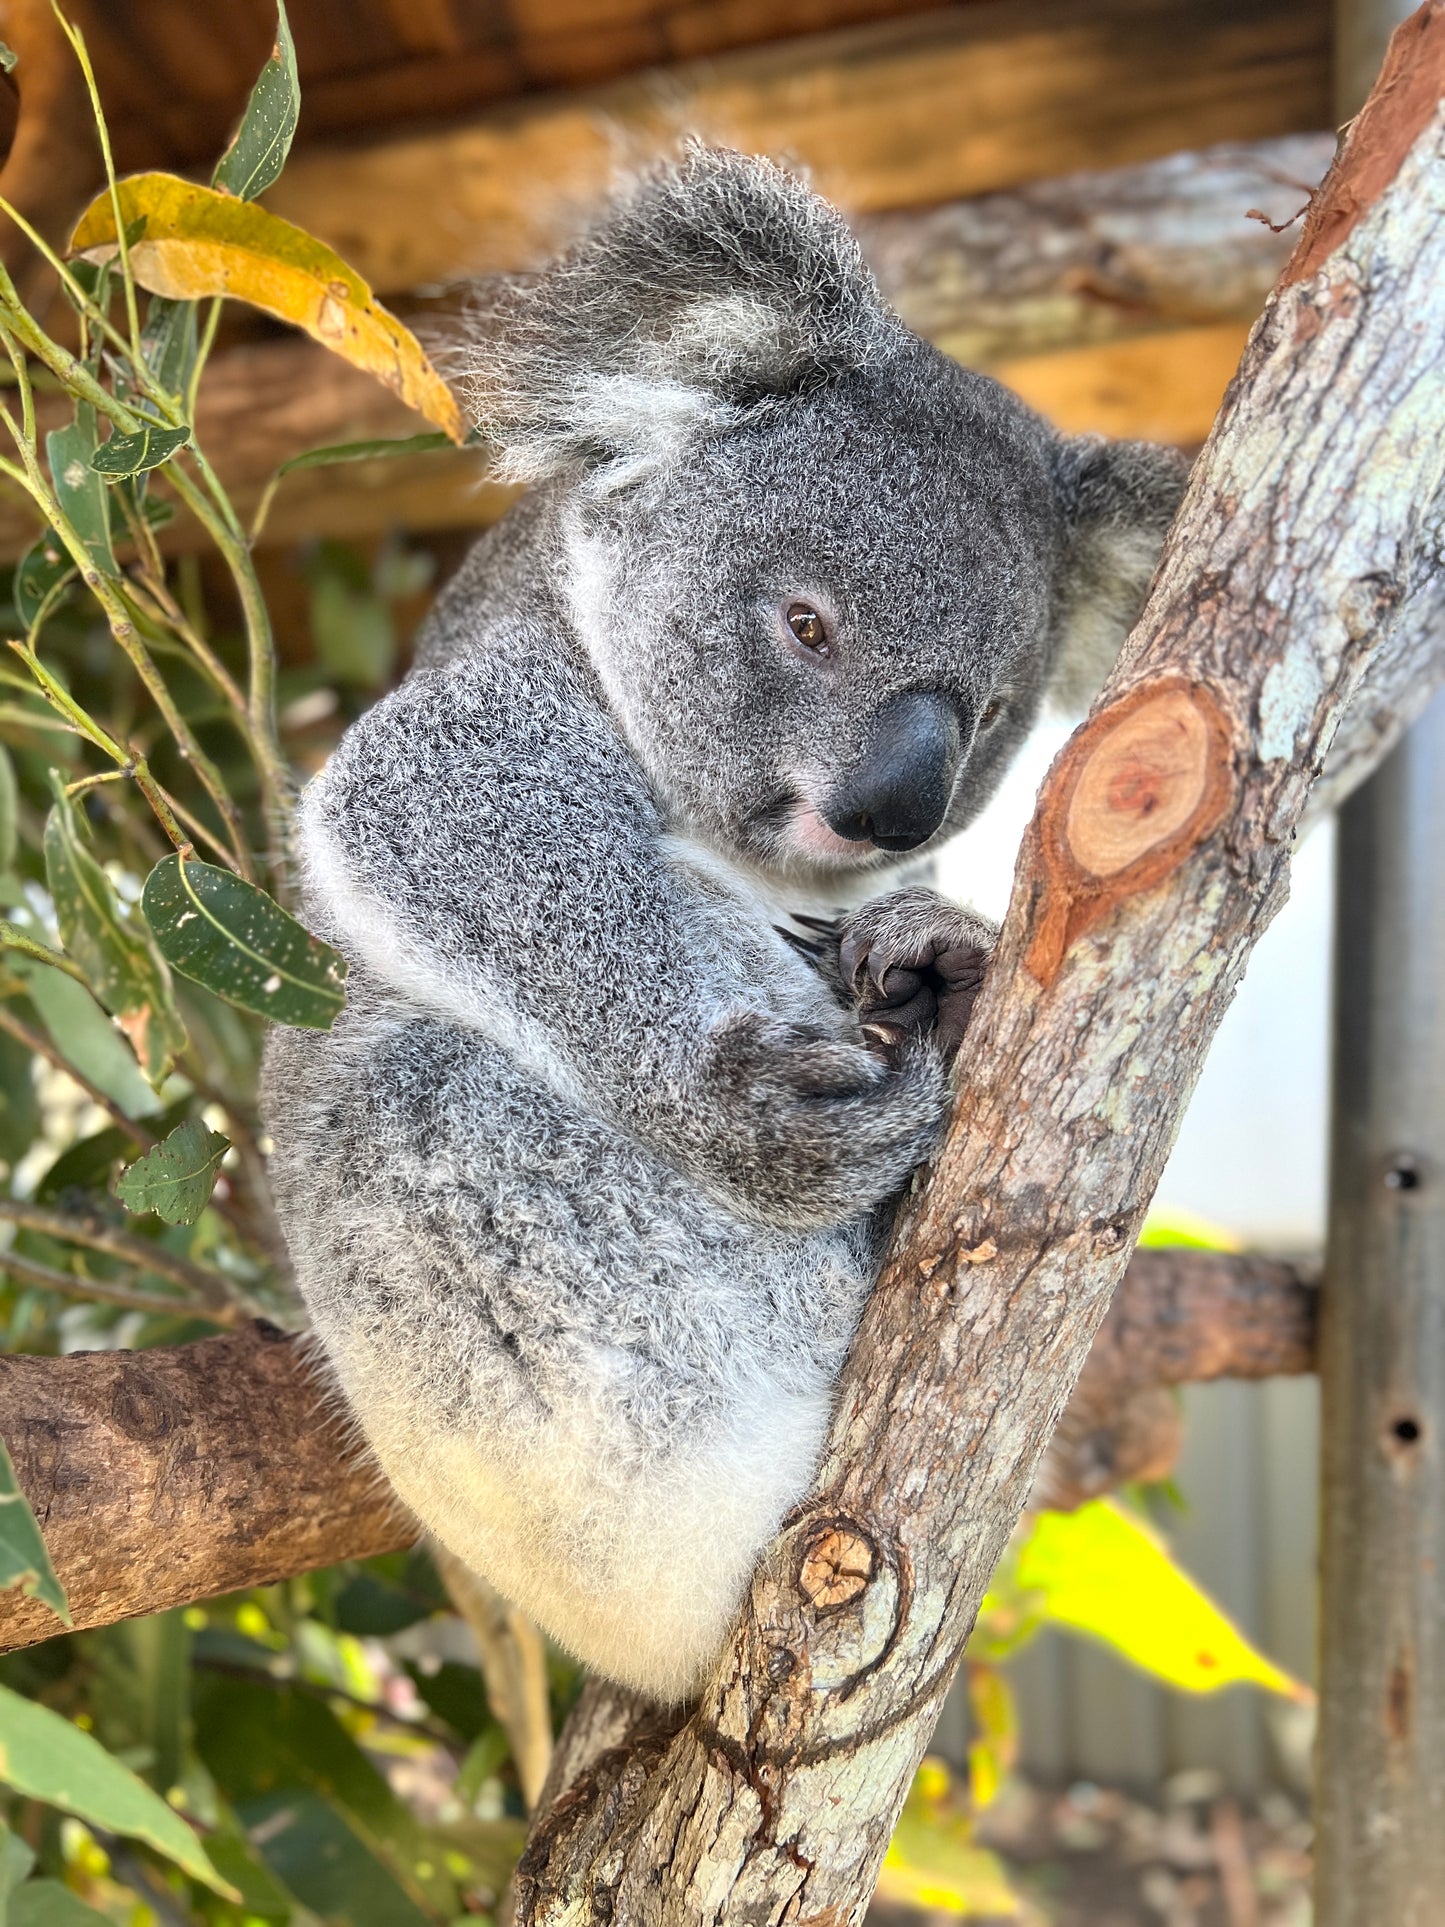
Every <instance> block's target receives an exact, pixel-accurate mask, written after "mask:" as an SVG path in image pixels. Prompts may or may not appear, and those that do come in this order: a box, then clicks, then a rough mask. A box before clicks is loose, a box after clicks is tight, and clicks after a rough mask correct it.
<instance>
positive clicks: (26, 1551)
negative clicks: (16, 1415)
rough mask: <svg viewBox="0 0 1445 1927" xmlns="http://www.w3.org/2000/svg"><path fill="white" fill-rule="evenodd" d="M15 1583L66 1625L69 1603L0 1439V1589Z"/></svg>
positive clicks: (27, 1595)
mask: <svg viewBox="0 0 1445 1927" xmlns="http://www.w3.org/2000/svg"><path fill="white" fill-rule="evenodd" d="M12 1586H18V1587H19V1588H20V1590H21V1592H23V1593H24V1594H25V1596H26V1598H27V1599H39V1600H41V1601H43V1602H44V1604H45V1605H47V1606H49V1608H50V1610H51V1611H52V1612H53V1613H55V1614H56V1615H57V1617H59V1618H60V1619H62V1620H64V1622H65V1624H66V1625H67V1626H68V1625H70V1623H71V1620H70V1606H69V1603H68V1602H67V1600H66V1597H65V1588H64V1587H63V1586H62V1585H61V1583H60V1581H59V1580H58V1579H57V1578H56V1576H55V1568H54V1566H52V1565H51V1563H50V1554H49V1553H48V1552H47V1551H46V1550H45V1540H44V1539H43V1538H42V1537H41V1533H40V1524H39V1521H38V1520H37V1519H36V1517H35V1514H34V1513H33V1512H32V1511H31V1509H30V1501H29V1500H28V1499H27V1498H26V1496H25V1494H24V1493H23V1492H22V1491H21V1490H20V1487H19V1484H18V1483H17V1481H16V1478H15V1468H14V1466H13V1465H12V1464H11V1463H10V1454H9V1452H8V1451H7V1450H6V1449H5V1441H4V1439H0V1592H8V1591H9V1589H10V1588H11V1587H12Z"/></svg>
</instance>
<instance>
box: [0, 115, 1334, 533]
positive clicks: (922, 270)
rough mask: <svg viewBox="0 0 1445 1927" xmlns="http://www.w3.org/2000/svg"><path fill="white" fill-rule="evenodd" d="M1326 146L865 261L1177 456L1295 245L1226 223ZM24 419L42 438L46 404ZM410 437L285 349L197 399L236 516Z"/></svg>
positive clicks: (464, 495) (405, 504)
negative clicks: (308, 464) (293, 465)
mask: <svg viewBox="0 0 1445 1927" xmlns="http://www.w3.org/2000/svg"><path fill="white" fill-rule="evenodd" d="M1333 148H1334V142H1333V137H1332V136H1330V135H1327V134H1314V135H1306V136H1291V137H1285V138H1282V139H1280V140H1274V141H1261V142H1257V143H1254V144H1253V145H1252V146H1248V147H1228V148H1224V149H1215V150H1212V151H1206V152H1204V153H1202V154H1175V155H1171V156H1169V157H1168V158H1166V159H1165V160H1162V161H1153V162H1147V163H1142V164H1136V165H1134V166H1131V167H1127V168H1120V169H1112V170H1107V171H1104V172H1100V173H1095V174H1084V175H1074V176H1071V177H1069V178H1068V179H1065V180H1062V181H1044V182H1035V183H1032V184H1031V185H1030V186H1028V187H1025V188H1023V189H1016V190H1009V191H1007V192H1002V193H998V194H991V195H985V196H981V197H980V198H979V199H977V200H972V201H960V202H954V203H951V204H949V205H946V206H944V207H940V208H933V209H928V210H924V211H922V212H917V213H913V212H905V213H895V214H887V215H883V216H875V217H871V218H869V219H867V220H866V221H864V222H863V223H862V235H863V241H864V246H865V249H866V251H867V252H868V255H869V258H870V260H871V261H872V262H873V265H874V267H875V269H876V271H877V272H878V274H879V277H880V279H881V280H882V282H883V284H884V286H885V288H886V289H887V291H888V293H889V295H890V296H891V298H892V299H893V300H894V301H895V302H896V304H897V306H898V307H899V309H900V310H901V312H902V313H903V314H904V316H905V317H906V318H907V319H908V320H909V321H910V322H911V323H912V324H913V325H914V326H915V327H917V328H919V329H920V331H921V332H923V333H925V334H928V335H929V336H930V337H931V338H932V339H934V340H936V341H938V342H939V344H940V345H941V346H942V347H944V348H945V349H946V350H947V351H948V352H950V353H953V354H956V355H957V356H958V358H959V359H960V360H963V361H966V362H968V363H969V364H970V365H972V366H974V367H979V368H985V369H989V370H991V372H993V373H995V374H997V375H998V376H999V377H1000V379H1002V380H1004V381H1006V382H1008V383H1009V384H1010V386H1012V387H1014V388H1016V389H1017V390H1018V392H1019V393H1020V394H1022V395H1023V396H1024V397H1025V399H1026V400H1028V401H1029V402H1031V403H1032V404H1033V405H1034V406H1035V407H1036V408H1039V409H1041V410H1042V412H1043V413H1044V414H1046V415H1048V416H1049V417H1050V418H1051V419H1053V420H1054V421H1056V422H1057V423H1058V424H1059V426H1060V427H1062V428H1065V429H1067V430H1069V431H1070V432H1078V431H1084V430H1094V431H1097V432H1100V433H1104V434H1113V435H1125V436H1130V435H1132V436H1147V437H1153V438H1155V439H1158V440H1161V441H1174V442H1178V443H1180V444H1181V445H1184V446H1189V445H1192V444H1195V443H1198V442H1200V441H1202V440H1203V438H1204V435H1205V434H1206V432H1207V431H1208V428H1209V424H1210V422H1211V421H1212V420H1213V416H1214V411H1215V409H1216V407H1217V406H1218V403H1219V398H1220V396H1221V395H1222V394H1223V392H1224V388H1225V385H1226V383H1227V382H1228V380H1229V378H1230V376H1231V375H1232V374H1233V372H1234V367H1235V364H1236V362H1237V361H1238V358H1239V353H1240V350H1241V348H1242V347H1243V343H1244V337H1245V332H1246V328H1247V325H1248V323H1249V322H1250V321H1251V320H1252V318H1253V316H1254V315H1255V313H1256V312H1257V311H1258V309H1259V307H1260V305H1261V303H1262V302H1263V299H1264V296H1265V294H1266V292H1267V291H1268V289H1269V287H1270V285H1271V284H1272V282H1273V280H1274V277H1275V276H1276V275H1277V273H1278V272H1279V269H1280V267H1281V265H1282V264H1283V262H1284V260H1285V258H1286V256H1287V254H1288V252H1289V248H1290V245H1291V244H1290V240H1289V237H1288V236H1287V235H1277V234H1274V233H1272V232H1271V231H1270V229H1269V228H1268V227H1267V226H1266V225H1264V224H1263V223H1262V222H1257V221H1249V220H1246V219H1245V218H1244V211H1245V209H1246V208H1248V207H1251V206H1262V207H1263V208H1264V209H1265V210H1266V211H1267V212H1268V213H1269V214H1270V216H1271V218H1272V219H1275V220H1282V219H1284V218H1285V217H1287V216H1288V215H1289V214H1291V213H1292V212H1293V211H1294V210H1295V208H1296V207H1297V206H1298V205H1299V199H1300V197H1301V196H1302V195H1303V194H1304V192H1305V191H1306V189H1307V187H1308V186H1309V185H1310V183H1311V182H1312V181H1313V180H1314V179H1315V178H1317V176H1318V174H1319V173H1320V172H1321V171H1322V170H1323V167H1324V166H1325V164H1326V163H1327V161H1328V159H1329V156H1330V154H1331V153H1332V152H1333ZM433 319H434V318H433ZM434 325H435V322H434ZM1021 349H1028V350H1031V351H1033V352H1029V353H1021V352H1020V350H1021ZM41 406H42V414H43V415H45V417H46V419H45V422H44V425H45V426H53V425H55V422H58V421H59V419H60V418H61V415H60V411H59V409H58V408H57V406H56V404H55V403H54V402H53V401H49V400H47V399H46V398H44V397H42V398H41ZM52 411H53V413H54V420H53V421H52V420H51V412H52ZM423 427H425V424H424V423H423V422H421V421H420V420H419V419H418V418H417V417H416V416H413V415H411V414H410V413H409V412H408V411H407V410H406V409H405V408H404V407H403V406H402V405H401V403H400V402H398V401H397V400H396V398H395V397H394V396H393V395H392V394H390V393H389V392H388V390H386V389H385V388H382V387H381V386H380V385H379V384H378V383H376V382H374V381H373V380H371V378H370V377H369V376H367V375H364V374H362V373H360V372H359V371H358V370H356V369H354V368H352V367H350V366H349V365H348V364H347V363H345V362H343V361H339V360H338V359H336V357H334V356H332V355H330V354H328V353H327V352H326V351H325V350H324V349H323V348H320V347H319V346H317V345H316V344H315V343H313V342H309V341H303V340H300V339H297V338H292V339H287V340H281V341H268V342H260V343H254V344H251V345H248V346H244V347H237V348H232V349H229V350H227V351H226V352H224V353H222V354H219V355H217V356H216V357H215V358H214V360H213V361H212V364H211V367H210V369H209V371H208V373H207V376H206V380H205V382H204V384H203V387H202V395H201V410H200V431H201V438H202V442H203V445H204V446H205V447H206V448H207V449H208V450H209V451H210V453H211V456H212V459H213V461H214V462H215V464H216V467H217V470H218V472H219V473H220V475H221V478H222V480H223V481H224V482H225V484H226V486H227V488H228V489H229V490H230V491H231V493H232V496H233V498H234V500H235V501H236V504H237V506H238V507H239V508H240V510H241V512H242V513H243V515H244V516H246V518H247V519H248V520H249V518H250V517H251V515H252V514H253V513H254V511H255V508H256V505H257V503H258V502H259V500H260V496H261V491H262V490H263V489H264V487H265V485H266V482H267V480H268V478H269V477H270V475H271V474H272V472H273V470H274V469H275V468H276V467H277V466H278V464H280V463H281V462H283V461H285V460H286V459H287V458H288V457H289V456H292V455H295V454H297V453H299V452H300V451H302V450H303V449H307V448H315V447H320V446H324V445H326V444H328V443H336V442H347V441H365V440H371V439H381V438H386V437H401V436H405V435H409V434H414V433H415V432H417V430H418V429H421V428H423ZM511 499H512V491H509V490H506V489H502V488H499V487H497V486H496V485H495V484H490V483H487V482H485V481H484V480H483V464H482V461H481V458H480V457H479V456H477V455H476V454H473V453H461V454H444V455H429V456H418V457H410V458H402V459H396V460H391V459H388V460H377V461H371V462H360V463H354V464H349V465H347V466H346V467H340V468H325V469H311V470H303V471H300V472H298V473H297V474H295V475H294V476H291V477H290V478H288V479H287V481H286V482H285V483H284V484H283V486H282V488H281V490H280V492H279V493H278V495H277V496H276V498H275V503H274V506H273V509H272V512H271V515H270V518H269V520H268V523H267V527H266V535H265V540H266V542H267V543H268V544H269V545H273V546H279V545H281V544H285V543H289V542H293V541H298V540H301V539H303V538H306V537H310V536H339V537H351V538H355V539H364V538H366V537H369V536H374V535H380V534H382V533H384V532H385V531H386V530H387V529H389V528H408V529H448V528H473V527H481V526H485V525H486V524H487V523H490V522H491V521H493V520H495V518H496V516H497V515H498V514H499V513H500V512H501V510H502V509H503V508H504V507H505V506H506V504H507V503H508V502H509V501H510V500H511ZM37 530H38V524H37V522H36V519H35V516H34V514H33V512H32V510H31V509H30V507H29V506H28V503H27V501H26V500H25V498H23V497H19V496H15V497H10V496H0V558H4V559H14V557H16V556H17V555H19V554H21V553H23V551H24V550H25V549H26V548H27V547H28V546H29V543H30V542H31V541H32V540H33V538H34V536H35V534H36V533H37ZM165 546H166V547H167V549H168V550H169V551H170V552H171V553H173V554H177V553H183V552H185V551H186V550H188V549H191V550H194V549H199V548H201V547H203V546H204V537H203V535H202V532H201V530H200V529H199V527H197V526H196V525H195V524H194V523H192V522H190V521H189V519H185V520H180V521H177V522H176V523H175V524H173V525H172V527H171V528H170V529H169V530H168V531H167V532H166V535H165Z"/></svg>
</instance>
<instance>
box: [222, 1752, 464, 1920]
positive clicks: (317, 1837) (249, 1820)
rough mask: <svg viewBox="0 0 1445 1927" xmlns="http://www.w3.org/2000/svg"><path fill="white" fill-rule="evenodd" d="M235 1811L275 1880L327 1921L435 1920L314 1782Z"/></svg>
mask: <svg viewBox="0 0 1445 1927" xmlns="http://www.w3.org/2000/svg"><path fill="white" fill-rule="evenodd" d="M237 1811H238V1813H239V1816H240V1818H241V1819H242V1820H243V1821H244V1822H245V1824H246V1828H247V1830H248V1832H249V1833H250V1834H251V1835H252V1836H253V1838H254V1839H255V1841H256V1845H257V1848H258V1851H259V1852H260V1854H261V1857H262V1859H263V1860H264V1861H265V1863H266V1866H267V1868H268V1869H269V1871H270V1873H271V1874H272V1876H273V1878H274V1879H276V1880H277V1881H278V1882H280V1883H281V1884H283V1885H284V1886H285V1887H286V1888H288V1889H289V1890H290V1892H292V1893H293V1894H295V1895H296V1897H297V1899H298V1900H299V1901H301V1903H302V1904H303V1906H305V1907H307V1908H309V1909H310V1911H311V1912H312V1914H315V1915H319V1916H320V1917H321V1919H322V1920H327V1921H337V1922H342V1921H344V1922H345V1923H346V1927H431V1923H432V1922H434V1921H435V1919H436V1917H437V1916H436V1915H435V1914H433V1913H432V1912H431V1911H430V1910H423V1908H422V1907H420V1906H419V1905H418V1904H417V1902H416V1901H414V1900H413V1899H412V1898H411V1896H410V1895H409V1894H407V1893H406V1892H405V1891H404V1890H403V1888H402V1887H401V1885H400V1884H399V1883H398V1881H397V1880H396V1878H395V1877H394V1875H393V1874H392V1873H391V1871H390V1870H389V1869H388V1867H387V1866H386V1864H385V1862H383V1861H381V1860H379V1859H378V1858H377V1856H376V1855H375V1854H374V1853H372V1852H371V1851H370V1849H369V1848H368V1847H367V1846H366V1845H365V1843H364V1842H363V1841H361V1840H359V1839H358V1838H357V1836H356V1833H355V1831H354V1829H353V1828H352V1827H351V1826H350V1825H348V1823H347V1821H346V1820H345V1819H344V1818H343V1816H342V1815H341V1814H339V1813H338V1812H337V1811H336V1809H335V1808H334V1807H333V1806H331V1805H330V1804H329V1803H328V1802H327V1801H326V1800H324V1799H323V1798H322V1797H321V1795H320V1794H319V1793H316V1792H313V1791H312V1789H311V1788H310V1787H297V1786H288V1787H284V1788H281V1789H280V1790H278V1791H277V1792H275V1793H268V1794H261V1795H259V1796H258V1797H257V1798H256V1799H254V1800H247V1801H245V1802H244V1803H242V1804H241V1805H240V1806H239V1807H238V1809H237ZM438 1912H440V1910H438ZM442 1917H443V1918H445V1916H442Z"/></svg>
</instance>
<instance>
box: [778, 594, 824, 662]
mask: <svg viewBox="0 0 1445 1927" xmlns="http://www.w3.org/2000/svg"><path fill="white" fill-rule="evenodd" d="M787 621H788V627H789V628H790V629H791V630H792V632H793V634H794V635H795V636H796V637H797V639H798V641H799V642H801V643H802V645H803V647H804V648H805V649H811V650H812V652H813V654H814V655H815V656H827V655H831V654H832V649H831V646H830V644H829V641H828V627H827V624H826V623H825V622H824V621H823V618H822V617H821V616H820V615H819V614H818V611H817V610H816V609H814V608H812V607H811V606H810V605H809V604H808V603H806V602H790V603H789V604H788V615H787Z"/></svg>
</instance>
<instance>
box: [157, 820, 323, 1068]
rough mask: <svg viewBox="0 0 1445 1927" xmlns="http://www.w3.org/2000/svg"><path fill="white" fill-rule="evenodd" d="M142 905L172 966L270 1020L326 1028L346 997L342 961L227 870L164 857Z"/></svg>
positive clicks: (192, 859)
mask: <svg viewBox="0 0 1445 1927" xmlns="http://www.w3.org/2000/svg"><path fill="white" fill-rule="evenodd" d="M141 908H142V909H143V910H144V911H145V914H146V920H147V922H148V923H149V924H150V927H151V929H152V930H153V931H154V932H155V937H156V942H157V943H158V944H159V945H160V950H161V955H162V956H163V957H164V958H165V960H166V962H167V963H168V964H170V966H171V967H172V969H174V970H179V971H180V972H181V974H182V975H183V976H186V977H191V978H193V979H194V980H195V981H196V982H197V983H198V984H204V985H205V987H206V989H207V990H210V991H214V992H215V994H216V996H218V997H224V998H225V1000H226V1002H227V1003H230V1004H236V1005H238V1006H239V1008H240V1009H242V1010H249V1011H253V1012H254V1013H255V1014H256V1015H257V1016H258V1017H269V1018H270V1019H271V1020H272V1021H273V1022H274V1023H278V1024H294V1025H296V1026H298V1027H299V1028H301V1029H303V1030H330V1028H331V1026H332V1024H333V1023H334V1022H335V1020H336V1018H337V1016H338V1015H339V1013H340V1011H341V1009H342V1006H343V1005H344V1004H345V1002H346V988H345V986H346V959H345V958H344V957H343V956H342V955H341V952H340V951H339V950H333V949H332V947H331V945H330V944H327V943H322V941H321V939H320V938H319V937H313V936H312V935H311V932H310V931H309V930H307V929H306V928H305V926H304V925H302V924H300V923H298V922H297V921H296V919H295V917H293V916H292V915H291V914H290V913H289V912H288V911H286V910H283V909H282V908H281V906H280V904H279V903H277V902H276V901H275V899H274V898H272V897H269V896H267V894H266V892H265V891H264V890H258V889H257V887H256V885H255V884H254V883H247V882H246V880H245V878H244V877H238V876H237V875H236V874H235V872H234V871H232V870H221V869H218V868H217V867H216V866H215V865H214V864H211V863H202V862H200V861H199V860H198V859H197V858H195V857H181V856H168V857H166V858H165V859H164V860H163V861H162V862H160V863H158V864H157V865H156V867H155V868H154V869H153V870H152V871H151V873H150V875H149V876H148V877H147V878H146V886H145V891H144V894H143V895H142V897H141Z"/></svg>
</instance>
